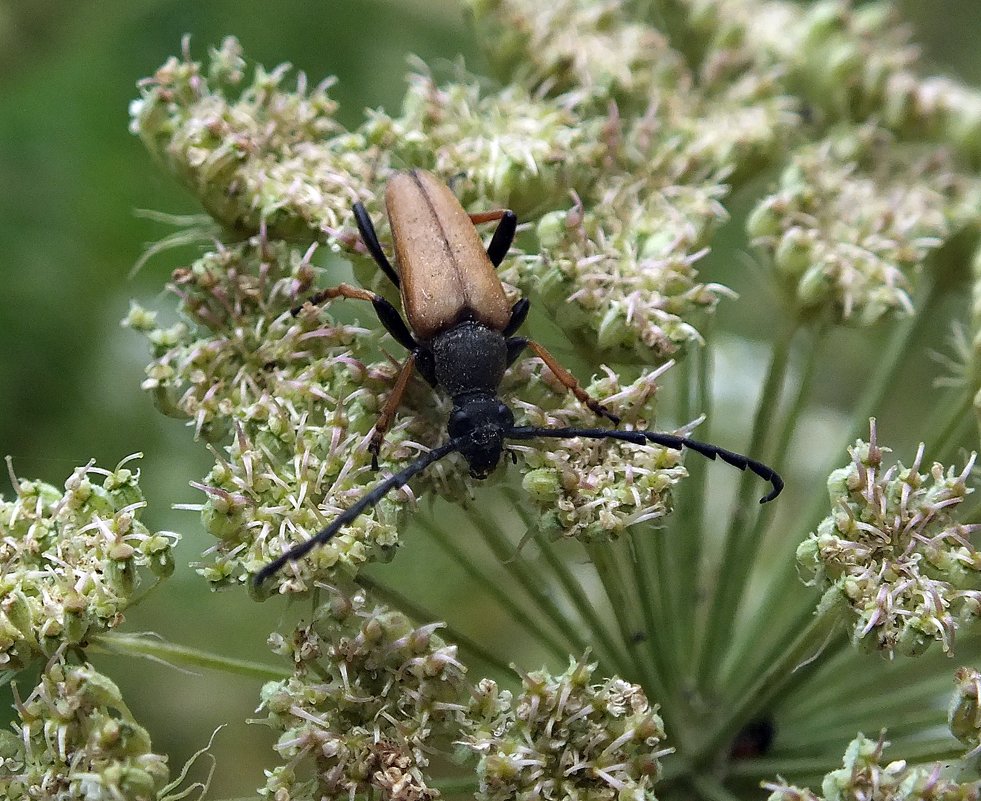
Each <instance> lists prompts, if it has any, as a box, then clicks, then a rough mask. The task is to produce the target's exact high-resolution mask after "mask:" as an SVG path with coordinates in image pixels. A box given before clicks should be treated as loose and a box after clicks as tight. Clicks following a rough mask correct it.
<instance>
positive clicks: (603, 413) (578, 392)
mask: <svg viewBox="0 0 981 801" xmlns="http://www.w3.org/2000/svg"><path fill="white" fill-rule="evenodd" d="M511 341H512V342H513V341H520V339H519V338H517V337H516V338H515V339H514V340H511ZM525 342H526V347H528V348H530V349H531V352H532V353H534V354H535V355H536V356H537V357H538V358H539V359H541V360H542V361H543V362H545V364H546V365H547V367H548V369H549V370H551V371H552V372H553V373H554V374H555V377H556V378H557V379H559V381H560V382H561V383H562V386H564V387H565V388H566V389H567V390H569V391H570V392H571V393H572V394H573V395H575V396H576V399H577V400H578V401H579V402H580V403H581V404H583V406H586V407H588V408H589V409H591V410H592V411H593V412H595V413H596V414H598V415H599V416H600V417H605V418H606V419H607V420H609V421H610V422H612V423H613V425H617V424H619V422H620V418H619V417H617V416H616V415H615V414H613V413H612V412H611V411H610V410H609V409H607V408H606V407H605V406H604V405H603V404H602V403H599V402H597V401H595V400H593V399H592V398H591V397H589V395H588V394H587V392H586V390H584V389H583V388H582V386H581V385H580V384H579V381H577V380H576V377H575V376H574V375H573V374H572V373H570V372H569V371H568V370H566V369H565V368H564V367H563V366H562V365H561V364H559V362H558V360H557V359H556V358H555V357H554V356H553V355H552V354H551V353H549V352H548V351H547V350H545V348H544V347H543V346H542V345H539V344H538V343H537V342H535V341H534V340H531V339H528V340H525Z"/></svg>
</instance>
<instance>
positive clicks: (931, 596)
mask: <svg viewBox="0 0 981 801" xmlns="http://www.w3.org/2000/svg"><path fill="white" fill-rule="evenodd" d="M888 450H889V449H888V448H883V447H881V446H880V445H879V443H878V434H877V431H876V425H875V420H873V421H872V423H871V433H870V437H869V441H868V442H863V441H861V440H859V441H858V442H856V444H855V446H854V447H852V448H849V453H850V454H851V457H852V461H851V463H850V464H849V465H848V466H847V467H843V468H840V469H838V470H835V471H834V472H833V473H832V474H831V476H830V477H829V479H828V494H829V495H830V498H831V506H832V512H831V515H830V516H828V517H826V518H825V519H824V520H823V521H822V522H821V524H820V525H819V526H818V529H817V531H816V532H813V533H812V534H811V535H810V536H809V537H808V538H807V539H806V540H805V541H804V542H803V543H801V545H800V547H799V548H798V549H797V560H798V563H799V564H800V566H801V569H802V571H804V573H805V575H807V576H808V577H809V582H810V583H813V584H816V585H817V586H819V587H821V588H822V589H825V590H826V591H827V592H829V593H833V594H834V595H836V596H839V597H842V598H843V599H844V600H846V602H847V603H848V605H849V606H850V608H851V613H852V620H851V621H850V624H851V625H852V627H853V633H852V639H853V641H854V642H856V643H857V644H860V645H862V646H863V647H866V648H869V649H878V650H880V651H882V652H883V653H884V654H886V655H888V656H892V654H893V653H894V652H895V651H899V652H900V653H904V654H917V653H920V652H921V651H923V650H924V649H926V648H927V647H928V646H929V645H930V643H932V642H934V641H938V642H940V643H941V644H942V646H943V649H944V650H945V651H950V650H951V649H952V648H953V646H954V635H955V632H956V631H957V628H958V626H959V625H960V624H961V623H962V622H966V621H967V620H968V619H972V618H976V617H978V616H981V555H979V554H978V552H977V551H976V550H975V549H974V547H973V546H972V545H971V542H970V534H971V532H972V531H975V530H977V528H978V526H975V525H966V524H963V523H960V522H959V521H958V520H957V519H956V517H955V515H954V509H955V507H956V506H957V505H958V504H960V503H961V502H962V501H963V500H964V498H965V496H966V495H967V494H968V493H970V492H972V491H973V490H971V489H970V488H968V487H967V480H968V477H969V476H970V474H971V470H972V468H973V467H974V461H975V456H976V454H972V456H971V458H970V459H969V460H968V463H967V465H966V466H965V467H964V469H963V470H961V471H959V472H958V471H955V470H954V468H949V469H947V470H945V469H944V467H943V466H942V465H940V464H937V463H934V465H933V467H932V468H931V469H930V472H929V473H927V474H923V473H920V472H919V471H920V466H921V462H922V460H923V451H924V446H923V445H922V444H921V445H920V447H919V450H917V453H916V457H915V458H914V459H913V463H912V464H911V465H910V466H909V467H904V466H903V465H902V464H899V465H895V466H893V467H890V468H888V469H883V464H882V457H883V454H884V453H885V452H888Z"/></svg>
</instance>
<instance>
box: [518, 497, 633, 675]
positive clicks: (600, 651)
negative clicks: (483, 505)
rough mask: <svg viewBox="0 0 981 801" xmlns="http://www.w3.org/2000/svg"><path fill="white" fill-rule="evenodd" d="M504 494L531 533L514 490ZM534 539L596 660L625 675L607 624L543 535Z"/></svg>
mask: <svg viewBox="0 0 981 801" xmlns="http://www.w3.org/2000/svg"><path fill="white" fill-rule="evenodd" d="M505 495H506V496H507V498H508V500H509V501H510V502H511V503H512V505H513V506H514V507H515V508H516V509H517V510H518V514H519V515H520V517H521V520H522V522H523V523H524V524H525V525H526V526H527V527H528V530H529V531H533V530H534V529H533V526H532V521H531V517H530V515H528V513H527V512H526V511H525V509H524V507H523V505H522V504H521V502H520V500H521V499H520V498H519V497H518V494H517V493H516V492H515V491H514V490H511V489H508V490H505ZM534 537H535V542H536V544H537V545H538V548H539V550H540V551H541V554H542V556H543V557H544V558H545V562H546V564H547V565H548V567H549V570H551V571H552V574H553V575H554V576H555V578H556V580H557V581H558V582H559V584H560V585H561V587H562V589H563V590H564V592H565V594H566V596H568V598H569V600H570V601H571V603H572V605H573V607H574V608H575V610H576V612H577V613H578V614H579V616H580V617H581V618H582V620H583V622H585V623H586V625H587V626H588V628H589V630H590V635H591V638H592V639H593V641H594V646H593V652H594V653H595V654H596V655H597V658H598V659H601V660H602V661H604V662H608V663H610V664H612V665H614V666H615V667H616V671H617V673H619V674H620V675H625V674H626V673H627V672H629V668H628V665H629V657H628V656H627V655H626V653H625V652H624V651H623V650H622V649H621V648H619V647H618V646H617V643H616V642H615V641H614V640H613V638H612V637H611V636H610V635H609V633H608V631H609V624H608V623H605V622H604V621H602V620H601V619H600V617H599V615H598V614H597V613H596V610H595V609H594V608H593V605H592V604H591V603H590V601H589V598H588V597H587V596H586V593H585V592H584V591H583V589H582V586H581V585H580V584H579V581H578V580H577V579H576V577H575V576H574V575H573V574H572V571H570V570H569V567H568V565H566V563H565V561H564V560H563V559H561V558H560V557H559V555H558V554H557V553H556V548H555V545H554V544H553V543H552V542H550V541H549V540H548V537H547V535H546V534H545V533H544V532H541V531H534Z"/></svg>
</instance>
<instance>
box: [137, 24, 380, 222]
mask: <svg viewBox="0 0 981 801" xmlns="http://www.w3.org/2000/svg"><path fill="white" fill-rule="evenodd" d="M188 45H189V43H188V40H187V39H185V42H184V57H183V58H182V59H178V58H175V57H172V58H170V59H169V60H168V61H167V63H165V64H164V65H163V66H162V67H160V69H158V70H157V72H156V73H155V74H154V75H153V77H152V78H148V79H146V80H145V81H143V82H142V83H141V96H140V98H139V99H138V100H136V101H134V102H133V103H132V105H131V107H130V115H131V118H132V121H131V125H130V129H131V131H132V132H133V133H136V134H138V135H139V136H140V138H141V139H142V140H143V142H144V144H145V145H146V146H147V148H148V149H149V151H150V152H151V153H153V154H154V155H155V156H156V157H157V158H159V159H160V160H161V161H162V162H163V163H164V164H165V165H166V166H167V168H168V169H169V170H170V171H171V172H172V173H173V174H174V175H176V176H177V177H178V178H179V179H180V180H181V181H182V182H183V183H184V184H185V186H187V188H188V189H189V190H190V191H191V192H193V193H194V195H195V196H196V197H197V198H198V200H200V201H201V203H202V204H203V205H204V207H205V208H206V209H207V211H208V213H209V214H210V215H211V216H212V217H214V219H215V220H217V221H218V222H219V223H221V224H222V225H223V226H224V227H225V228H227V229H228V230H230V231H237V232H239V233H241V232H253V231H257V230H258V228H259V225H260V223H261V224H265V225H266V226H268V228H269V230H270V231H271V232H273V234H274V235H275V236H282V237H287V238H289V237H302V236H314V237H318V236H321V235H323V234H332V233H333V232H335V231H336V230H337V229H338V228H339V227H340V225H341V222H342V220H344V219H346V218H348V217H349V215H350V207H351V203H352V200H356V199H357V195H358V194H359V193H362V192H363V191H364V187H365V183H366V181H367V176H368V175H369V174H370V173H371V166H370V162H369V160H368V159H367V154H366V153H365V143H364V142H363V141H362V140H360V139H358V138H357V137H354V136H352V135H351V134H348V133H347V132H345V131H344V130H343V129H342V128H341V127H340V126H339V125H338V124H337V123H336V122H335V120H334V118H333V114H334V112H335V111H336V103H334V101H333V100H331V99H330V97H329V96H328V93H327V91H328V89H329V87H330V84H331V83H332V81H330V80H328V81H324V82H322V83H320V84H318V85H317V86H315V87H312V88H309V87H308V86H307V81H306V77H305V76H303V75H302V74H301V75H300V76H299V77H298V78H297V80H296V86H295V89H292V90H287V89H285V88H284V87H283V82H284V81H285V80H286V78H287V75H288V74H289V65H286V64H283V65H280V66H279V67H277V68H276V69H274V70H272V71H271V72H268V71H266V70H264V69H262V68H261V67H259V68H257V69H256V70H255V74H254V76H253V79H252V82H251V84H250V85H248V86H243V81H244V79H245V62H244V60H243V59H242V54H241V46H240V45H239V43H238V42H237V41H236V40H235V39H234V38H232V37H228V38H226V39H225V40H224V42H222V45H221V47H220V48H219V49H217V50H213V51H212V52H211V61H210V65H209V67H208V69H207V70H205V69H204V68H203V67H202V65H201V64H200V63H199V62H196V61H193V60H192V59H191V58H190V56H189V53H188ZM235 91H238V92H239V96H238V97H237V98H235V99H230V98H229V97H228V93H230V92H235Z"/></svg>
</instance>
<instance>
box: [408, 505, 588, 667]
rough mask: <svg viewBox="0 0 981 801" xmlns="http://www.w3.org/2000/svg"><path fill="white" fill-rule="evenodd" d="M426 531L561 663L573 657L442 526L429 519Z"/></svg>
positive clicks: (482, 588)
mask: <svg viewBox="0 0 981 801" xmlns="http://www.w3.org/2000/svg"><path fill="white" fill-rule="evenodd" d="M426 529H427V530H428V531H429V532H430V533H431V534H432V537H433V541H434V542H435V543H436V544H437V545H438V546H439V547H440V548H442V549H443V551H444V552H445V553H446V554H447V555H448V556H449V557H450V558H451V559H453V561H454V562H456V564H457V566H459V567H460V568H461V569H462V570H463V571H464V572H465V573H466V574H467V575H468V576H469V577H470V578H471V579H472V580H473V581H474V582H475V583H476V584H477V585H478V586H479V587H480V589H481V590H482V591H483V592H486V593H487V595H488V596H489V597H491V598H493V599H494V600H495V601H497V603H498V604H500V605H501V608H502V609H504V610H505V612H507V614H508V615H509V616H510V618H511V620H512V621H513V622H514V623H516V624H518V625H519V626H520V627H521V628H523V629H524V630H525V631H526V632H528V633H529V634H530V635H531V636H532V637H533V638H534V639H535V640H537V641H538V642H540V643H541V644H542V645H543V646H545V648H546V649H547V650H548V651H550V652H551V654H552V655H553V656H554V657H555V658H556V660H558V661H559V663H560V664H562V663H565V662H566V661H567V660H568V658H569V649H568V648H567V647H566V646H565V645H563V644H562V643H561V642H560V641H559V640H558V639H557V638H556V637H554V636H553V635H552V634H551V632H549V631H548V630H547V629H545V628H544V627H543V626H541V625H540V622H541V619H540V617H538V616H536V615H532V614H529V613H528V612H526V611H525V610H524V609H523V608H522V607H521V606H519V605H518V603H517V602H516V601H515V599H514V595H513V594H511V593H508V592H507V591H506V590H505V589H504V588H503V587H502V586H501V583H500V582H499V581H495V580H493V579H492V578H490V577H489V576H487V575H485V574H484V573H483V572H482V571H481V570H479V569H478V567H477V562H476V560H475V559H474V558H473V554H472V553H464V551H463V550H462V549H461V548H460V547H459V546H457V545H456V543H455V542H454V540H453V538H452V537H450V536H449V534H447V533H446V531H444V530H443V529H442V528H441V527H440V526H438V525H436V523H435V521H433V519H432V518H431V517H427V519H426Z"/></svg>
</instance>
